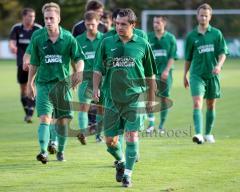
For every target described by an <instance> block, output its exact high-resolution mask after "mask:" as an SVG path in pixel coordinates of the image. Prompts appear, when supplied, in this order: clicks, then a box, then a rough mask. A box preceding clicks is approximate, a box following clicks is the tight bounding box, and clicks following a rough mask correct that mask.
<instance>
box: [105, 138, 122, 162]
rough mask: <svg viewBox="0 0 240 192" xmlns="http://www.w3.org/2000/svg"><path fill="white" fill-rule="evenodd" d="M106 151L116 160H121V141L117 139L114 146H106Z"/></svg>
mask: <svg viewBox="0 0 240 192" xmlns="http://www.w3.org/2000/svg"><path fill="white" fill-rule="evenodd" d="M107 151H108V152H109V153H110V154H111V155H112V156H113V157H114V158H115V159H116V160H117V161H120V160H123V151H122V146H121V143H120V142H119V141H118V143H117V145H116V146H115V147H109V146H108V147H107Z"/></svg>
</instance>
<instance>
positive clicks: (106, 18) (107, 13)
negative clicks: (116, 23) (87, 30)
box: [101, 11, 113, 31]
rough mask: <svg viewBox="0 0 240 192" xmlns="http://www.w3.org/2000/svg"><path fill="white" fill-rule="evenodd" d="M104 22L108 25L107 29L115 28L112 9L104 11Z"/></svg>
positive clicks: (102, 19)
mask: <svg viewBox="0 0 240 192" xmlns="http://www.w3.org/2000/svg"><path fill="white" fill-rule="evenodd" d="M101 21H102V23H103V24H104V25H105V26H106V28H107V31H110V30H112V29H113V26H112V25H113V21H112V12H111V11H104V12H103V15H102V18H101Z"/></svg>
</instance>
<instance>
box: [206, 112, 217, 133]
mask: <svg viewBox="0 0 240 192" xmlns="http://www.w3.org/2000/svg"><path fill="white" fill-rule="evenodd" d="M215 117H216V112H215V110H214V109H207V112H206V135H209V134H211V131H212V128H213V125H214V120H215Z"/></svg>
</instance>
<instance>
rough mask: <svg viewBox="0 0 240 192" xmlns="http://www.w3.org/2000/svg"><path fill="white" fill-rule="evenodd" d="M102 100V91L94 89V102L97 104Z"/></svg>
mask: <svg viewBox="0 0 240 192" xmlns="http://www.w3.org/2000/svg"><path fill="white" fill-rule="evenodd" d="M99 98H100V90H99V89H93V100H94V101H95V102H99Z"/></svg>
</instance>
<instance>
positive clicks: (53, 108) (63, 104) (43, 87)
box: [36, 82, 73, 119]
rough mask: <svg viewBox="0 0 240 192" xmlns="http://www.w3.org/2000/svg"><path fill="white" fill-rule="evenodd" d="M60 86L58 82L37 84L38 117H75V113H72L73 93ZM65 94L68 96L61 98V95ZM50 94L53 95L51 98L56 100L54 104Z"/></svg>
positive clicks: (62, 85)
mask: <svg viewBox="0 0 240 192" xmlns="http://www.w3.org/2000/svg"><path fill="white" fill-rule="evenodd" d="M59 85H60V84H59V83H58V82H54V83H37V84H36V88H37V94H36V108H37V115H38V117H40V116H42V115H48V116H51V117H52V114H53V117H54V118H56V119H59V118H64V117H66V118H72V117H73V112H72V111H71V109H72V106H71V100H72V94H71V91H70V89H68V88H67V86H65V85H64V84H61V85H60V86H59ZM56 88H57V89H56ZM64 92H66V95H65V96H64V95H63V96H61V93H62V94H63V93H64ZM49 94H51V98H53V99H54V103H53V101H52V99H51V98H50V97H49ZM62 98H63V99H62Z"/></svg>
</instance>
